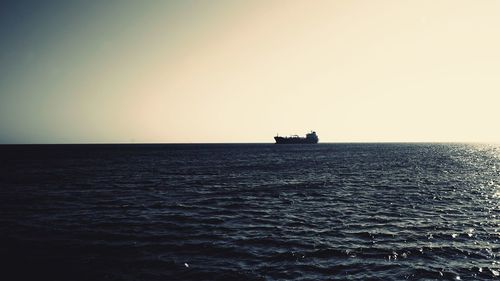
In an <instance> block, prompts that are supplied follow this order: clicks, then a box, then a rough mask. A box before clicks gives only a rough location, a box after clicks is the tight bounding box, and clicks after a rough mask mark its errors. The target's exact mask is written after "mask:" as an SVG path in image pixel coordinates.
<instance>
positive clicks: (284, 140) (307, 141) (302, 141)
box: [274, 137, 318, 144]
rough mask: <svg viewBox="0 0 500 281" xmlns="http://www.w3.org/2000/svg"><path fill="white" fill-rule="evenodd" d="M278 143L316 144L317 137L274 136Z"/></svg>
mask: <svg viewBox="0 0 500 281" xmlns="http://www.w3.org/2000/svg"><path fill="white" fill-rule="evenodd" d="M274 140H275V141H276V144H315V143H318V140H317V139H307V138H286V137H274Z"/></svg>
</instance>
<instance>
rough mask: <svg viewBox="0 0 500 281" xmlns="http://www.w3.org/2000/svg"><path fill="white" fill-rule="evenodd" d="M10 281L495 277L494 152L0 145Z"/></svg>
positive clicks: (499, 224) (2, 238)
mask: <svg viewBox="0 0 500 281" xmlns="http://www.w3.org/2000/svg"><path fill="white" fill-rule="evenodd" d="M0 168H1V171H0V256H1V260H0V268H1V270H0V280H9V281H10V280H65V281H66V280H406V279H408V280H492V279H500V277H499V275H500V259H499V255H500V203H499V202H500V147H499V146H494V145H475V144H474V145H473V144H318V145H282V146H280V145H271V144H221V145H50V146H0Z"/></svg>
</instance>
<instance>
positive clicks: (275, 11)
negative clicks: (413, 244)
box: [0, 0, 500, 143]
mask: <svg viewBox="0 0 500 281" xmlns="http://www.w3.org/2000/svg"><path fill="white" fill-rule="evenodd" d="M309 130H316V131H317V132H318V134H319V137H320V141H325V142H336V141H339V142H351V141H365V142H372V141H495V142H498V141H500V1H487V0H482V1H477V0H469V1H459V0H449V1H440V0H429V1H423V0H415V1H404V0H401V1H398V0H393V1H381V0H380V1H370V0H366V1H333V0H332V1H317V0H315V1H305V0H304V1H285V0H283V1H268V0H266V1H254V0H252V1H234V0H228V1H153V0H151V1H122V0H120V1H53V0H45V1H38V0H37V1H11V2H10V3H9V1H2V2H1V4H0V143H67V142H131V141H132V142H273V139H272V137H273V136H274V135H275V134H276V133H280V134H282V135H286V134H305V133H306V132H307V131H309Z"/></svg>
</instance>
